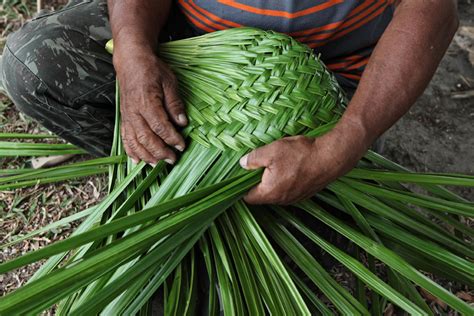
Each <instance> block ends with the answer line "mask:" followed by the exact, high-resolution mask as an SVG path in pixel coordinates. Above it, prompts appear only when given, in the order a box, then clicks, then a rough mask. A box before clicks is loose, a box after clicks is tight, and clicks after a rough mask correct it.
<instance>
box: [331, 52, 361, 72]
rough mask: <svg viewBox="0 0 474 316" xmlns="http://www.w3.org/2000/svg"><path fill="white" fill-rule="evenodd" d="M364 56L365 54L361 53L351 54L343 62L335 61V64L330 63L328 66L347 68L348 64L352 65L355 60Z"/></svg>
mask: <svg viewBox="0 0 474 316" xmlns="http://www.w3.org/2000/svg"><path fill="white" fill-rule="evenodd" d="M362 58H364V56H361V55H353V56H349V57H347V58H344V59H343V60H345V61H343V62H339V63H333V64H328V65H327V66H328V68H330V69H331V70H333V69H343V68H346V67H347V66H349V65H351V64H352V63H354V62H357V61H358V60H360V59H362Z"/></svg>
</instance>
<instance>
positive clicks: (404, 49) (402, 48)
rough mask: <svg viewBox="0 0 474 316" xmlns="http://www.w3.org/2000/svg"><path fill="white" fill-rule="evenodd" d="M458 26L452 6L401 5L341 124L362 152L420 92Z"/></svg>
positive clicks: (446, 1)
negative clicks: (355, 133) (355, 134)
mask: <svg viewBox="0 0 474 316" xmlns="http://www.w3.org/2000/svg"><path fill="white" fill-rule="evenodd" d="M457 27H458V19H457V8H456V1H453V0H411V1H401V3H400V4H399V6H398V7H397V9H396V11H395V16H394V18H393V20H392V22H391V23H390V25H389V27H388V28H387V30H386V31H385V33H384V34H383V36H382V38H381V39H380V41H379V43H378V45H377V47H376V48H375V50H374V52H373V55H372V57H371V58H370V62H369V64H368V65H367V68H366V70H365V72H364V75H363V76H362V79H361V81H360V84H359V87H358V89H357V91H356V93H355V95H354V97H353V98H352V100H351V103H350V105H349V107H348V109H347V111H346V113H345V114H344V117H343V119H342V120H341V122H340V124H339V125H340V126H341V128H343V126H344V125H347V126H349V127H350V128H351V129H356V130H359V131H360V137H361V140H362V141H363V146H362V147H367V146H370V144H372V142H373V141H374V140H375V139H376V138H377V137H379V136H380V135H381V134H382V133H383V132H385V131H386V130H387V129H388V128H390V127H391V126H392V125H393V124H394V123H395V122H396V121H397V120H398V119H399V118H400V117H402V116H403V115H404V114H405V113H406V112H407V111H408V109H409V108H410V107H411V106H412V105H413V104H414V102H415V101H416V99H417V98H418V97H419V96H420V95H421V94H422V93H423V91H424V90H425V88H426V86H427V85H428V83H429V82H430V80H431V78H432V76H433V74H434V72H435V71H436V68H437V67H438V64H439V62H440V61H441V58H442V57H443V55H444V53H445V52H446V50H447V48H448V46H449V43H450V42H451V40H452V38H453V36H454V33H455V31H456V29H457Z"/></svg>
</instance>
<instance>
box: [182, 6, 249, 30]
mask: <svg viewBox="0 0 474 316" xmlns="http://www.w3.org/2000/svg"><path fill="white" fill-rule="evenodd" d="M180 1H182V0H180ZM189 4H190V5H191V6H193V7H194V8H195V9H196V10H198V11H199V12H201V13H202V14H204V15H206V16H208V17H209V18H210V19H213V20H214V21H215V22H217V23H220V24H222V25H226V26H228V27H242V25H241V24H237V23H235V22H232V21H229V20H226V19H223V18H221V17H218V16H216V15H214V14H212V13H211V12H209V11H207V10H205V9H203V8H201V7H200V6H198V5H197V4H195V3H194V1H193V0H189Z"/></svg>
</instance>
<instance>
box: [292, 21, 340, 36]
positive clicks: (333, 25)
mask: <svg viewBox="0 0 474 316" xmlns="http://www.w3.org/2000/svg"><path fill="white" fill-rule="evenodd" d="M342 23H344V21H339V22H334V23H329V24H326V25H323V26H318V27H315V28H312V29H308V30H304V31H297V32H292V33H290V34H289V35H291V36H293V37H303V36H304V35H309V34H313V33H317V32H324V31H329V30H332V29H337V28H338V27H339V25H341V24H342Z"/></svg>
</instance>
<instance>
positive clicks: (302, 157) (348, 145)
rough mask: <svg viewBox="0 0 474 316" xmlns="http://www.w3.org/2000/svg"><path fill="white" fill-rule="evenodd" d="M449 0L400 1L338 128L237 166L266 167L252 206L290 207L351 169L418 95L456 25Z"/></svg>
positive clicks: (282, 144)
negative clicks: (289, 205) (256, 204)
mask: <svg viewBox="0 0 474 316" xmlns="http://www.w3.org/2000/svg"><path fill="white" fill-rule="evenodd" d="M456 9H457V8H456V1H455V0H402V1H401V3H400V4H399V5H398V7H397V9H396V12H395V16H394V18H393V20H392V22H391V23H390V25H389V26H388V28H387V29H386V31H385V32H384V34H383V36H382V38H381V39H380V41H379V43H378V44H377V47H376V49H375V51H374V52H373V55H372V57H371V59H370V61H369V64H368V65H367V68H366V70H365V72H364V74H363V76H362V79H361V82H360V84H359V87H358V89H357V91H356V93H355V95H354V97H353V98H352V100H351V102H350V104H349V106H348V109H347V110H346V112H345V113H344V115H343V117H342V118H341V120H340V122H339V123H338V124H337V126H336V127H335V128H334V129H333V130H332V131H331V132H329V133H328V134H326V135H324V136H322V137H319V138H316V139H308V138H306V137H301V136H300V137H291V138H286V139H283V140H281V141H277V142H274V143H272V144H270V145H267V146H264V147H262V148H259V149H256V150H254V151H253V152H251V153H250V154H249V155H247V156H245V157H243V158H242V159H241V165H242V166H243V167H244V168H247V169H254V168H260V167H265V172H264V175H263V178H262V182H261V183H260V184H259V185H258V186H257V187H255V188H254V189H252V191H250V192H249V194H248V195H247V196H246V200H247V201H248V202H250V203H277V204H287V203H292V202H295V201H298V200H301V199H304V198H307V197H309V196H311V195H313V194H314V193H315V192H317V191H318V190H321V189H322V188H324V187H325V186H326V185H327V184H328V183H330V182H332V181H334V180H335V179H337V178H338V177H340V176H341V175H343V174H345V173H346V172H348V171H349V170H351V169H352V168H353V167H354V166H355V164H356V163H357V161H358V160H359V159H360V158H361V157H362V156H363V155H364V153H365V152H366V150H367V148H368V147H370V145H371V144H372V142H373V141H374V140H375V139H377V137H379V136H380V135H381V134H382V133H383V132H384V131H386V130H387V129H388V128H390V126H392V125H393V124H394V123H395V122H396V121H397V120H398V119H399V118H400V117H401V116H402V115H403V114H405V113H406V112H407V111H408V109H409V108H410V107H411V106H412V105H413V103H414V102H415V100H416V99H417V98H418V97H419V96H420V95H421V94H422V92H423V90H424V89H425V88H426V86H427V84H428V83H429V81H430V79H431V77H432V76H433V74H434V72H435V70H436V68H437V66H438V64H439V62H440V60H441V58H442V56H443V55H444V53H445V52H446V49H447V48H448V46H449V43H450V42H451V40H452V38H453V36H454V33H455V31H456V29H457V26H458V20H457V10H456Z"/></svg>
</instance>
